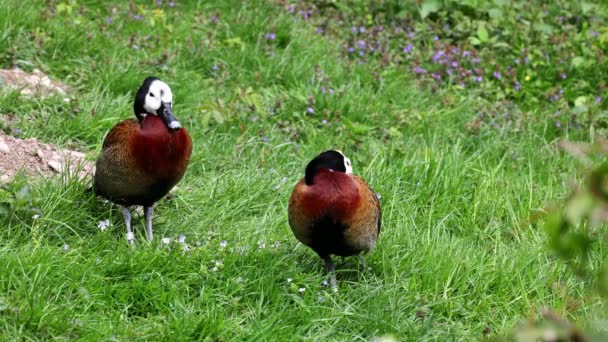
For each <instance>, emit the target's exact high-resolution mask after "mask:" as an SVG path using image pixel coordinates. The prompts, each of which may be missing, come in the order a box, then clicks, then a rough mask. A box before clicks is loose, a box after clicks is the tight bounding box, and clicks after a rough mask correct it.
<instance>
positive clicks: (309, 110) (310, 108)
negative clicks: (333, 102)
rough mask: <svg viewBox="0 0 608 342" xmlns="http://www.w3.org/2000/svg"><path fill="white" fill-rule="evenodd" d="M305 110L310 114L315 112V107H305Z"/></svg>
mask: <svg viewBox="0 0 608 342" xmlns="http://www.w3.org/2000/svg"><path fill="white" fill-rule="evenodd" d="M306 111H307V112H309V113H310V114H314V113H315V109H314V108H312V107H308V108H306Z"/></svg>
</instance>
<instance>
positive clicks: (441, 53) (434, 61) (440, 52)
mask: <svg viewBox="0 0 608 342" xmlns="http://www.w3.org/2000/svg"><path fill="white" fill-rule="evenodd" d="M442 56H443V51H442V50H439V51H437V52H435V54H434V55H433V63H437V61H438V60H439V58H441V57H442Z"/></svg>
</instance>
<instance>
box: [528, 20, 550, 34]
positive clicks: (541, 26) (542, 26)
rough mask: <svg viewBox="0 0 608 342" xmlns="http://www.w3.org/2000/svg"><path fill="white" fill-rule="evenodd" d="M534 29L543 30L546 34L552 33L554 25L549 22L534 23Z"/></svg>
mask: <svg viewBox="0 0 608 342" xmlns="http://www.w3.org/2000/svg"><path fill="white" fill-rule="evenodd" d="M533 27H534V29H535V30H536V31H539V32H542V33H544V34H546V35H551V34H553V26H551V25H549V24H545V23H535V24H534V25H533Z"/></svg>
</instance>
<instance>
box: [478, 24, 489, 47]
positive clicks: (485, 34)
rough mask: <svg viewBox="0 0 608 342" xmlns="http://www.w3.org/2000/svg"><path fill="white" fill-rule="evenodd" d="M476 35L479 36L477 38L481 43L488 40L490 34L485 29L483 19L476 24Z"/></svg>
mask: <svg viewBox="0 0 608 342" xmlns="http://www.w3.org/2000/svg"><path fill="white" fill-rule="evenodd" d="M477 37H479V40H480V41H481V42H482V43H485V42H487V41H488V40H490V34H489V33H488V30H487V29H486V24H485V22H483V21H482V22H480V23H479V26H477Z"/></svg>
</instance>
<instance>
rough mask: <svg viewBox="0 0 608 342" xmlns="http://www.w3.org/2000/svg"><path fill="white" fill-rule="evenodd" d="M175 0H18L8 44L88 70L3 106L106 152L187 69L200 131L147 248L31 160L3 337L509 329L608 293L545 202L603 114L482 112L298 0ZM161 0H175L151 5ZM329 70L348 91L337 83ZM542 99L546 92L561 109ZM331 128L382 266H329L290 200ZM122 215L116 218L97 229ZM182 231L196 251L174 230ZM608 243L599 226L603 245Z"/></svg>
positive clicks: (3, 13)
mask: <svg viewBox="0 0 608 342" xmlns="http://www.w3.org/2000/svg"><path fill="white" fill-rule="evenodd" d="M163 2H164V3H165V4H164V5H163V6H161V7H156V6H154V3H153V2H152V1H141V2H139V4H140V6H141V7H139V9H138V7H137V6H132V7H130V6H128V5H126V4H125V5H114V7H115V8H116V11H115V13H112V7H113V6H110V5H101V4H99V3H100V2H97V1H80V2H78V5H77V6H75V5H70V2H69V1H66V2H56V5H55V6H54V7H53V6H51V7H48V6H47V5H45V4H44V3H43V2H42V1H32V2H28V3H23V2H21V1H16V0H9V1H4V2H3V4H2V5H0V27H1V28H2V35H1V36H0V65H1V66H2V67H4V68H8V67H11V66H12V65H15V64H16V65H19V66H21V67H22V68H24V69H31V68H34V67H35V68H39V69H41V70H43V71H45V72H47V73H49V74H50V75H51V76H52V77H54V78H56V79H59V80H64V81H65V82H67V83H68V84H69V85H70V86H72V88H73V89H74V92H73V95H72V96H73V101H71V102H70V103H69V104H66V103H64V102H63V101H62V99H60V98H48V99H44V100H39V99H31V98H24V97H18V96H15V93H13V92H9V91H3V93H2V94H1V95H0V112H1V113H13V114H15V116H16V118H17V121H16V123H15V126H16V127H18V128H20V129H22V130H23V131H24V135H25V136H27V137H38V138H39V139H41V140H43V141H45V142H52V143H56V144H58V145H61V146H64V147H66V146H77V147H79V148H80V149H82V150H84V151H86V152H87V154H88V156H89V157H90V159H95V158H96V156H97V154H98V153H99V149H100V145H101V142H102V138H103V136H104V134H105V132H106V131H107V130H108V129H109V128H110V127H112V125H114V124H115V123H116V122H118V121H119V120H122V119H124V118H129V117H132V116H133V114H132V109H131V108H132V98H133V96H134V91H135V90H136V88H137V87H138V86H139V85H140V83H141V82H142V80H143V79H144V78H145V77H146V76H148V75H150V74H153V75H157V76H159V77H160V78H162V79H163V80H165V81H167V82H168V83H169V85H170V86H171V87H172V89H173V92H174V99H175V100H174V111H175V114H176V116H177V117H178V118H179V119H180V121H181V122H182V124H184V125H185V127H186V128H187V129H188V131H189V132H190V134H191V136H192V138H193V140H194V152H193V156H192V159H191V163H190V167H189V169H188V173H187V174H186V176H185V178H184V179H183V181H182V182H181V183H180V184H179V188H178V190H177V191H176V192H175V194H174V196H172V197H171V198H168V199H165V200H163V201H161V202H159V203H158V205H157V210H156V216H155V220H154V225H155V236H156V237H157V239H156V240H155V241H154V242H153V243H150V244H149V243H146V242H145V240H144V227H143V218H142V217H141V216H139V215H136V216H135V218H134V221H133V222H134V226H135V230H136V239H137V240H136V241H137V245H136V247H135V248H132V247H130V246H128V245H127V243H126V241H125V239H124V235H125V229H124V225H123V223H122V218H121V215H120V212H119V211H118V210H117V208H116V207H115V206H113V205H110V204H108V203H104V202H102V201H101V200H98V199H95V198H93V197H91V196H89V195H86V194H85V192H84V190H85V189H86V187H87V185H88V184H86V183H80V182H78V181H77V180H75V179H72V178H70V179H67V181H66V182H64V181H62V180H59V179H49V180H40V179H31V180H29V182H30V185H31V187H32V195H31V196H32V197H31V201H32V202H33V203H34V205H36V206H38V207H39V208H40V210H41V216H40V218H37V219H32V218H31V212H30V211H28V210H23V211H17V212H16V213H15V214H13V215H11V216H9V217H6V218H4V219H2V218H0V220H3V221H0V223H2V228H0V331H2V334H3V337H4V338H6V339H7V340H13V339H28V340H29V339H32V340H46V339H51V338H56V339H65V340H68V339H76V338H83V339H86V340H97V339H107V340H161V339H168V340H206V339H209V340H219V339H222V340H254V341H258V340H292V339H293V337H294V336H297V337H298V339H303V340H367V339H369V338H371V337H373V336H380V335H385V334H393V335H395V336H397V337H399V338H400V339H402V340H420V339H439V340H451V339H466V340H469V339H480V338H482V337H483V331H484V329H486V327H490V328H491V331H492V333H493V334H497V335H501V334H508V333H509V332H511V331H512V330H513V329H514V328H515V327H516V326H517V324H518V323H519V322H520V321H522V320H524V319H526V318H534V317H536V316H537V315H538V313H539V311H540V309H541V308H542V307H544V306H547V307H550V308H553V309H554V310H556V311H557V312H558V313H560V314H562V315H564V316H566V317H568V318H571V319H574V320H576V321H578V322H579V323H580V324H581V325H593V324H594V322H595V320H594V319H595V317H597V314H598V310H597V309H598V307H600V305H602V302H601V301H600V300H599V299H598V298H597V297H596V296H595V294H594V292H593V291H592V290H591V289H590V287H589V284H585V283H583V281H582V280H580V279H579V278H577V277H575V276H574V275H573V274H572V273H571V272H570V271H569V270H568V269H567V267H566V266H564V265H563V264H562V263H561V262H560V261H559V260H557V259H556V258H555V257H553V256H552V255H551V253H549V252H548V251H547V248H546V242H545V237H544V233H543V231H542V225H541V223H542V222H541V221H535V220H534V219H533V218H534V217H535V216H537V215H538V214H539V213H540V212H542V211H543V208H546V207H547V205H549V204H551V203H555V201H556V200H557V199H559V198H562V197H563V196H565V195H566V194H567V193H568V192H569V190H570V182H571V181H572V179H573V178H572V175H576V173H577V172H578V169H579V165H578V163H577V162H576V161H575V160H573V158H571V157H569V156H567V155H564V154H563V153H560V152H559V151H558V150H557V148H556V147H555V144H554V143H555V141H556V140H557V139H560V138H569V139H575V140H583V141H589V140H591V139H592V137H593V130H592V129H591V130H589V131H580V130H579V131H569V130H567V129H566V130H563V129H562V130H557V129H556V128H555V127H554V125H553V124H551V123H547V124H546V125H542V124H534V125H530V126H524V127H521V129H518V130H509V129H501V128H500V127H499V128H496V129H494V128H490V127H488V126H483V127H482V128H481V129H480V130H470V129H468V128H467V126H466V123H467V122H469V121H470V120H471V118H473V117H475V115H476V112H475V110H474V108H475V103H474V97H467V96H466V94H463V93H461V95H459V96H455V95H454V94H452V93H450V92H449V91H446V92H443V91H439V92H435V93H430V92H427V91H425V90H423V89H419V88H418V87H417V86H416V84H415V82H414V81H413V80H411V79H410V78H409V75H408V74H406V73H403V72H401V71H400V70H399V69H398V68H396V67H393V66H386V67H385V68H384V69H383V70H382V75H381V78H379V77H374V75H373V73H371V72H370V70H372V68H374V70H377V68H376V67H377V65H376V64H374V63H375V62H373V61H370V63H369V64H363V65H359V64H341V63H338V62H337V58H336V56H337V55H338V53H339V52H338V49H337V48H336V46H337V45H338V43H337V42H335V41H332V39H331V38H325V37H321V36H319V35H317V34H315V32H314V27H309V26H307V25H306V23H305V22H302V21H300V20H298V19H296V18H294V16H292V15H290V14H289V13H287V12H286V11H284V9H282V8H281V7H277V6H274V5H272V4H269V3H267V2H265V1H261V0H256V1H249V2H240V1H198V2H197V1H188V2H186V1H184V2H178V3H177V5H176V6H175V7H174V8H171V7H169V6H168V5H167V4H166V1H163ZM59 4H61V6H60V5H59ZM154 8H160V9H162V10H163V12H162V18H161V14H160V13H161V12H155V13H156V20H155V22H154V23H152V22H150V21H149V18H151V17H152V16H154V14H153V12H151V10H152V9H154ZM137 14H143V15H144V20H137V19H134V18H133V16H134V15H137ZM212 15H217V16H218V17H219V23H213V22H211V21H210V20H209V18H210V16H212ZM107 17H111V18H112V21H111V23H110V24H108V23H107V22H106V18H107ZM267 32H276V33H277V39H276V40H274V41H269V40H267V39H265V38H264V35H265V33H267ZM133 45H137V46H139V50H137V49H134V48H133ZM2 51H3V52H2ZM214 65H217V66H218V68H217V70H214V68H213V66H214ZM319 70H322V71H323V75H324V76H323V77H324V78H325V80H324V81H319V77H320V75H321V74H320V72H319ZM327 80H329V81H327ZM324 82H330V83H331V86H332V88H333V89H335V94H333V95H329V94H327V93H322V92H321V86H322V85H323V84H326V83H324ZM248 88H250V90H249V92H247V91H246V90H247V89H248ZM311 97H312V98H314V99H315V101H314V103H313V102H312V100H311V99H310V98H311ZM307 107H313V108H314V110H315V114H314V115H312V114H307V112H306V109H307ZM543 109H544V108H543V107H540V108H538V110H537V112H535V113H533V114H534V115H537V116H539V117H542V116H543V115H550V114H551V113H549V112H544V111H543ZM322 120H327V123H324V122H323V121H322ZM329 148H340V149H342V150H343V151H344V152H345V153H346V154H347V155H348V156H349V157H350V158H351V159H352V160H353V164H354V170H355V173H357V174H359V175H361V176H362V177H364V178H365V179H366V180H367V181H368V182H369V183H370V185H371V186H372V187H373V188H374V190H375V191H376V192H378V193H379V194H381V202H382V207H383V228H382V234H381V238H380V241H379V244H378V246H377V249H376V250H375V251H374V252H373V253H371V254H370V255H369V256H368V258H367V260H368V263H369V266H370V270H359V266H358V263H357V261H356V260H351V259H344V260H343V261H341V260H338V269H339V274H338V282H339V287H340V291H339V293H338V294H333V293H332V292H331V291H330V290H329V289H328V288H326V287H323V286H322V282H323V281H324V280H325V279H326V278H325V276H324V275H323V269H322V262H321V260H320V259H319V258H318V257H317V256H316V255H315V254H314V253H313V252H312V251H310V250H308V249H307V248H305V247H304V246H302V245H300V244H298V243H297V241H296V240H295V239H294V238H293V236H292V234H291V231H290V229H289V226H288V224H287V215H286V211H287V201H288V197H289V194H290V192H291V189H292V185H293V184H294V183H295V182H296V181H297V180H298V179H299V178H300V177H302V176H303V169H304V166H305V165H306V163H307V162H308V161H309V160H310V159H311V158H313V157H314V156H315V155H316V154H317V153H319V152H321V151H323V150H326V149H329ZM574 179H576V177H575V178H574ZM0 196H5V197H6V193H2V194H1V195H0ZM5 197H0V199H4V198H5ZM108 218H109V219H110V220H111V222H112V223H113V226H112V227H111V228H110V229H108V230H107V231H101V230H100V229H98V228H97V224H98V222H99V221H100V220H105V219H108ZM182 234H183V235H185V236H186V242H187V243H188V244H190V245H191V246H192V249H191V250H189V251H183V250H182V247H181V246H180V244H179V243H177V242H172V243H171V244H170V246H169V248H168V247H167V246H163V244H162V242H161V239H160V238H161V237H170V238H171V239H176V238H177V236H179V235H182ZM223 240H225V241H226V242H227V245H226V247H222V246H221V245H220V243H221V241H223ZM197 242H198V244H197ZM199 244H200V245H199ZM68 246H69V248H67V247H68ZM607 256H608V251H607V250H606V246H605V244H604V245H602V244H601V243H596V244H595V245H594V249H593V253H592V256H591V260H590V264H591V265H592V266H593V265H599V264H600V263H601V261H602V260H604V259H606V257H607ZM214 267H217V271H216V270H215V269H214ZM288 279H291V282H288ZM300 288H304V289H305V291H304V292H300V291H299V289H300Z"/></svg>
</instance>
